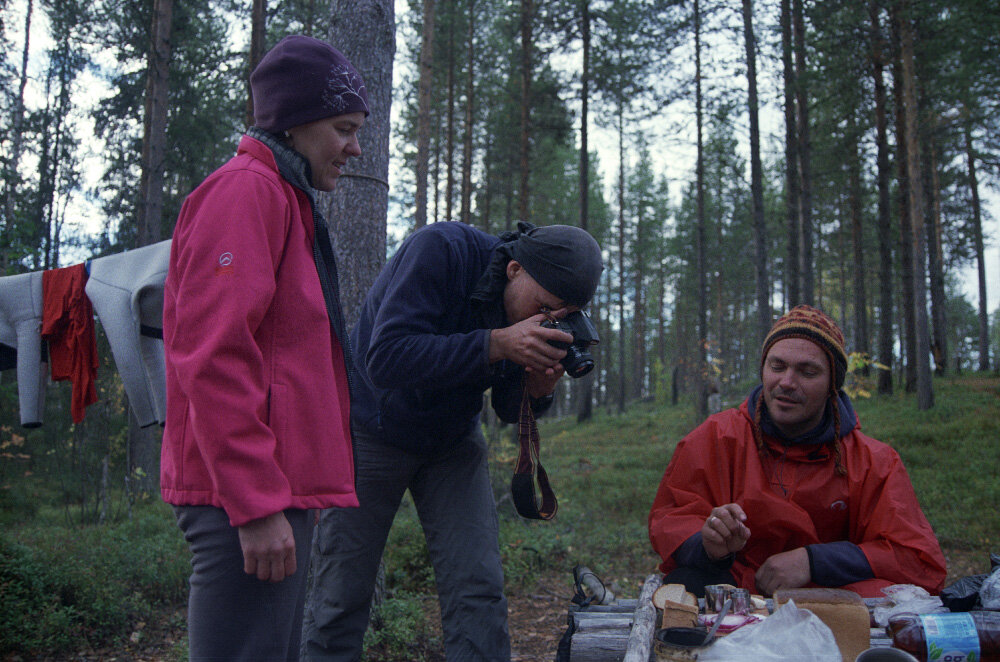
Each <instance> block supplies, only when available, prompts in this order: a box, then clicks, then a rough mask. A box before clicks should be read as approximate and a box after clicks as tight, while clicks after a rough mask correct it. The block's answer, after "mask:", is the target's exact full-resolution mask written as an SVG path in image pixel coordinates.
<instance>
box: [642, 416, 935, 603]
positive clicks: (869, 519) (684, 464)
mask: <svg viewBox="0 0 1000 662" xmlns="http://www.w3.org/2000/svg"><path fill="white" fill-rule="evenodd" d="M764 439H765V442H766V443H767V444H769V446H770V448H771V449H772V451H773V453H774V454H773V456H772V457H771V458H769V459H768V460H767V461H766V462H765V461H762V458H761V456H760V453H759V452H758V450H757V447H756V444H755V443H754V439H753V433H752V431H751V422H750V416H749V413H748V411H747V403H746V402H744V403H743V405H742V406H741V407H740V408H739V409H730V410H727V411H723V412H721V413H719V414H715V415H714V416H711V417H710V418H708V419H707V420H706V421H705V422H704V423H702V424H701V425H700V426H699V427H697V428H696V429H695V430H694V431H692V432H691V433H690V434H688V435H687V436H686V437H685V438H684V439H682V440H681V442H680V443H679V444H678V445H677V449H676V450H675V451H674V455H673V457H672V458H671V460H670V464H669V465H668V466H667V469H666V471H665V472H664V474H663V479H662V480H661V482H660V487H659V489H658V490H657V493H656V499H655V500H654V502H653V507H652V509H651V510H650V513H649V538H650V541H651V542H652V545H653V549H655V550H656V551H657V552H658V553H659V554H660V556H661V558H663V563H662V564H660V569H661V570H662V571H663V572H664V573H667V572H670V571H671V570H673V569H674V568H675V567H676V565H677V564H676V563H675V562H674V560H673V558H672V554H673V553H674V551H675V550H676V549H677V548H678V547H680V545H681V544H682V543H683V542H684V541H685V540H687V539H688V538H689V537H690V536H692V535H693V534H695V533H697V532H698V531H700V530H701V527H702V524H703V523H704V522H705V519H706V518H707V517H708V516H709V514H710V512H711V510H712V508H713V507H715V506H721V505H724V504H727V503H737V504H739V505H740V506H741V507H742V508H743V510H744V511H745V512H746V514H747V522H746V524H747V526H748V527H749V528H750V539H749V540H748V541H747V545H746V547H744V549H743V550H742V551H740V552H738V553H737V554H736V558H735V561H734V563H733V566H732V568H731V572H732V574H733V577H734V578H735V580H736V583H737V584H738V585H739V586H741V587H743V588H748V589H751V590H756V587H755V582H754V574H755V573H756V571H757V569H758V568H759V567H760V566H761V565H762V564H763V563H764V561H766V560H767V559H768V558H769V557H771V556H772V555H774V554H777V553H779V552H784V551H788V550H792V549H796V548H799V547H802V546H804V545H810V544H815V543H827V542H835V541H841V540H847V541H850V542H852V543H855V544H856V545H858V546H859V547H860V549H861V551H862V552H863V553H864V555H865V557H866V558H867V559H868V563H869V564H870V565H871V568H872V571H873V573H874V579H869V580H865V581H861V582H855V583H853V584H848V585H846V586H844V587H842V588H846V589H850V590H853V591H855V592H857V593H859V594H860V595H862V596H864V597H882V593H881V592H880V589H881V588H883V587H886V586H890V585H892V584H916V585H917V586H922V587H923V588H925V589H927V591H929V592H930V593H932V594H936V593H939V592H940V590H941V588H942V586H943V585H944V579H945V574H946V571H945V560H944V555H943V554H942V553H941V548H940V546H939V545H938V542H937V539H936V538H935V536H934V532H933V531H932V530H931V526H930V524H929V523H928V522H927V518H926V517H924V514H923V512H922V511H921V509H920V504H919V503H918V502H917V497H916V494H914V492H913V487H912V485H911V484H910V479H909V476H908V475H907V473H906V469H905V468H904V467H903V463H902V461H901V460H900V458H899V455H898V454H897V453H896V451H895V450H893V449H892V448H890V447H889V446H888V445H886V444H884V443H882V442H880V441H876V440H875V439H872V438H871V437H868V436H866V435H864V434H862V433H861V426H860V423H859V424H858V425H857V426H856V427H855V428H854V430H852V431H851V432H850V433H848V434H847V435H846V436H844V437H843V438H842V439H841V443H842V444H843V449H844V450H843V463H844V465H845V468H846V469H847V475H846V476H840V475H838V474H837V473H836V468H835V465H834V459H833V455H832V454H831V453H830V452H828V447H824V448H823V452H819V453H815V452H814V451H816V447H815V446H790V447H785V446H782V445H780V443H779V442H778V441H777V440H775V439H771V438H769V437H767V436H766V435H765V437H764ZM810 454H812V455H813V458H812V459H811V458H810V457H809V456H810ZM782 487H783V488H784V490H785V491H787V496H786V495H785V494H783V490H782Z"/></svg>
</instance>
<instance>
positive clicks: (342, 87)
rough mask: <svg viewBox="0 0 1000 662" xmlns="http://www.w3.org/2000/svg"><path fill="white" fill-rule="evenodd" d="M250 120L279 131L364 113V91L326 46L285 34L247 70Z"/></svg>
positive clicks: (341, 56)
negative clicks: (339, 116) (248, 73)
mask: <svg viewBox="0 0 1000 662" xmlns="http://www.w3.org/2000/svg"><path fill="white" fill-rule="evenodd" d="M250 91H251V93H252V94H253V108H254V113H253V114H254V120H255V121H256V124H257V126H258V127H260V128H261V129H264V130H265V131H268V132H270V133H274V134H280V133H282V132H283V131H285V130H286V129H289V128H291V127H293V126H300V125H302V124H308V123H309V122H315V121H316V120H320V119H323V118H324V117H333V116H334V115H346V114H348V113H356V112H362V113H364V114H365V115H366V116H367V115H368V114H369V111H368V91H367V90H366V89H365V82H364V81H363V80H361V75H360V74H358V72H357V70H356V69H355V68H354V65H352V64H351V63H350V61H348V59H347V58H346V57H344V54H343V53H341V52H340V51H338V50H337V49H336V48H334V47H333V46H331V45H330V44H328V43H326V42H323V41H320V40H319V39H313V38H312V37H305V36H302V35H291V36H288V37H285V38H284V39H282V40H281V41H279V42H278V44H277V45H276V46H275V47H274V48H272V49H271V50H270V52H268V54H267V55H265V56H264V58H263V59H262V60H261V61H260V64H258V65H257V68H256V69H254V70H253V73H252V74H250Z"/></svg>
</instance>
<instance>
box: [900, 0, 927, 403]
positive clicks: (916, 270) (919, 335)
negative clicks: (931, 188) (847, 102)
mask: <svg viewBox="0 0 1000 662" xmlns="http://www.w3.org/2000/svg"><path fill="white" fill-rule="evenodd" d="M897 16H898V18H899V21H900V24H899V31H900V32H899V34H900V46H901V51H900V59H901V60H902V64H903V68H902V74H903V115H904V120H905V122H906V142H907V145H906V148H907V154H906V170H907V175H908V177H909V180H910V194H909V207H910V222H911V225H912V228H911V236H910V241H911V242H912V243H913V267H912V268H913V272H912V273H913V304H912V305H913V307H914V316H913V321H914V324H915V326H916V342H915V349H916V352H917V354H916V361H915V363H916V368H917V409H919V410H920V411H924V410H927V409H930V408H931V407H933V406H934V387H933V384H932V383H931V370H930V349H931V348H930V334H929V329H928V321H927V286H926V280H925V278H926V267H925V265H926V247H925V234H924V214H923V208H922V204H923V200H922V199H921V198H922V196H921V192H920V189H921V186H920V184H921V179H920V148H919V135H918V133H917V131H918V128H917V92H916V80H915V78H916V76H915V73H914V66H913V21H912V19H911V17H910V3H909V0H902V1H901V11H900V12H899V14H898V15H897Z"/></svg>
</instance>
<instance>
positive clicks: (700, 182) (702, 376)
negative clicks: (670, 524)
mask: <svg viewBox="0 0 1000 662" xmlns="http://www.w3.org/2000/svg"><path fill="white" fill-rule="evenodd" d="M694 53H695V55H694V67H695V73H694V80H695V119H696V125H697V132H698V139H697V140H698V148H697V166H696V170H697V175H696V179H697V184H696V186H697V192H696V199H697V214H698V218H697V221H696V223H697V251H698V256H697V260H696V264H697V266H696V268H697V270H698V297H697V300H698V336H697V337H698V348H697V356H698V365H697V379H698V386H697V396H696V400H695V411H696V413H697V417H698V420H699V421H700V420H703V419H704V418H705V417H706V416H707V415H708V381H707V380H708V361H707V359H708V349H707V347H706V345H707V343H708V281H707V279H708V274H707V272H706V270H707V256H706V254H705V253H706V250H707V249H706V245H705V242H706V237H705V224H706V220H705V148H704V142H703V140H704V138H703V135H702V132H703V126H704V117H703V113H704V110H703V108H702V92H701V6H700V2H699V0H694Z"/></svg>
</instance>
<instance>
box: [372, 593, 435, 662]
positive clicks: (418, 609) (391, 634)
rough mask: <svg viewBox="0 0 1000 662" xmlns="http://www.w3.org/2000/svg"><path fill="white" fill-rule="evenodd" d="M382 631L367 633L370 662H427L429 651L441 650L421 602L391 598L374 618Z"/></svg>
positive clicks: (404, 596)
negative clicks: (425, 652)
mask: <svg viewBox="0 0 1000 662" xmlns="http://www.w3.org/2000/svg"><path fill="white" fill-rule="evenodd" d="M372 621H373V623H374V622H377V623H379V626H378V627H374V626H373V627H369V628H368V631H367V632H365V659H366V660H368V661H369V662H382V661H385V662H392V661H394V660H412V661H413V662H424V660H426V659H427V658H426V657H425V655H424V652H423V651H425V650H428V649H430V650H434V649H439V648H440V642H439V641H438V640H437V639H438V638H437V636H436V634H435V633H434V631H433V630H432V628H431V627H430V624H429V623H428V619H427V618H426V616H425V613H424V607H423V605H422V603H421V600H420V598H418V597H416V596H414V595H412V594H408V593H401V594H398V595H396V596H393V597H389V598H387V599H386V600H384V601H383V602H382V604H381V605H379V606H378V607H377V608H376V610H375V613H374V614H373V615H372Z"/></svg>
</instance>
